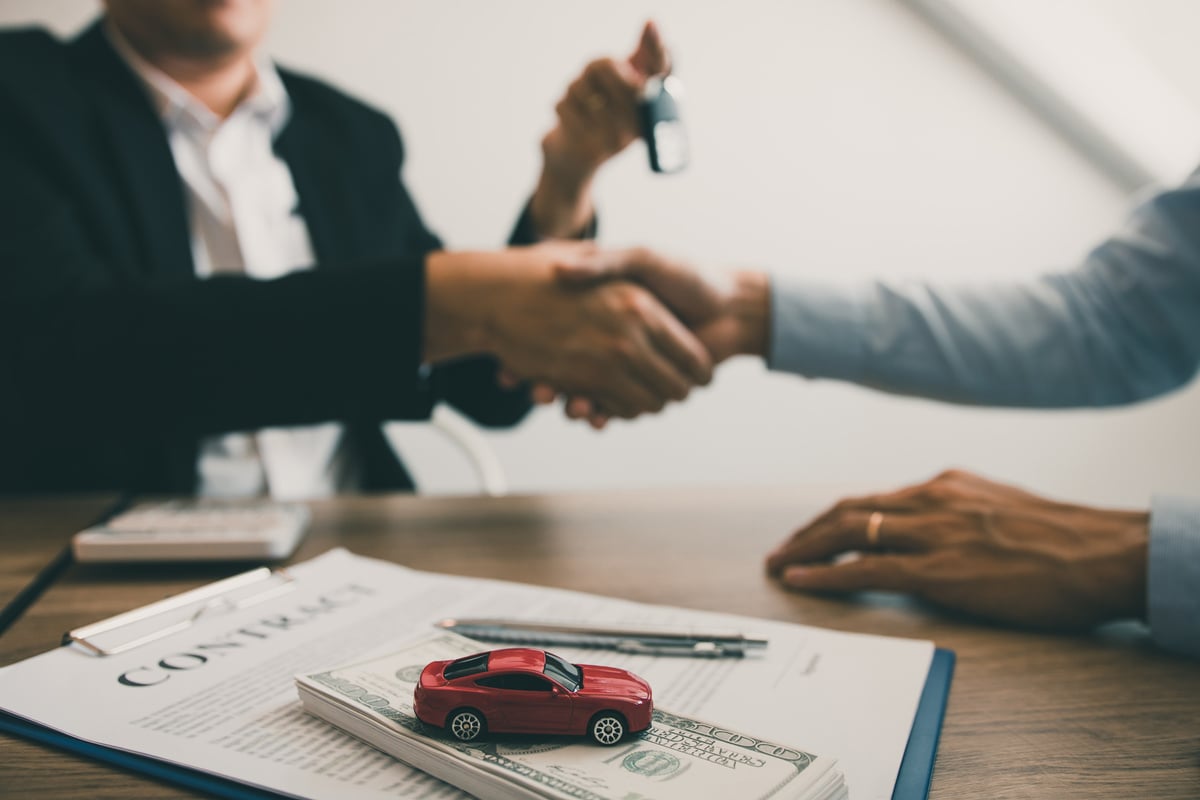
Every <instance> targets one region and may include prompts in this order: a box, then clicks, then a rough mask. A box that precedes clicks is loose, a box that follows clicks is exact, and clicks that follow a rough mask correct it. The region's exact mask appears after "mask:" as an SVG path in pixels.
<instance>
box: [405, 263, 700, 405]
mask: <svg viewBox="0 0 1200 800" xmlns="http://www.w3.org/2000/svg"><path fill="white" fill-rule="evenodd" d="M596 252H597V251H596V249H595V246H594V245H591V244H585V243H551V244H544V245H538V246H536V247H525V248H510V249H508V250H504V251H500V252H482V253H434V254H432V255H430V257H429V259H428V262H427V265H426V322H425V357H426V360H428V361H440V360H445V359H451V358H456V357H459V356H464V355H469V354H472V353H490V354H492V355H495V356H496V357H497V358H498V359H499V360H500V362H501V364H502V366H503V367H504V369H505V370H506V372H507V373H509V374H510V375H513V376H516V377H517V378H520V379H524V380H531V381H537V382H540V383H544V384H546V385H547V386H551V387H554V389H555V390H556V391H561V392H569V393H573V394H581V395H585V396H588V397H595V398H596V399H597V402H600V403H603V405H604V407H605V408H606V409H608V410H611V411H612V413H613V414H615V415H617V416H620V417H626V418H631V417H635V416H637V415H639V414H642V413H646V412H655V411H659V410H661V409H662V407H663V406H664V405H665V404H666V403H667V402H668V401H670V400H682V399H684V398H685V397H687V395H688V392H689V391H690V390H691V388H692V387H693V386H695V385H702V384H707V383H708V382H709V381H710V380H711V379H712V360H711V358H710V357H709V355H708V353H707V352H706V351H705V349H704V347H703V346H702V345H701V344H700V342H699V341H697V339H696V338H695V336H694V335H693V334H692V333H691V332H690V331H688V329H687V328H686V327H684V325H683V324H682V323H680V322H679V320H677V319H676V318H675V317H674V316H673V315H672V314H671V312H670V311H668V310H667V309H666V308H665V307H664V306H663V305H662V304H661V303H660V302H659V301H658V300H656V299H655V298H654V296H653V295H651V294H650V293H649V292H648V291H646V290H645V289H643V288H641V287H639V286H635V285H633V284H630V283H627V282H620V281H612V282H605V283H602V284H598V285H588V286H570V285H564V284H563V283H561V282H559V281H557V280H556V279H555V276H554V270H555V266H556V265H557V264H560V263H569V262H572V261H574V260H578V259H580V258H583V257H590V256H591V255H593V254H595V253H596Z"/></svg>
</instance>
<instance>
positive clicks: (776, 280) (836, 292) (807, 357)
mask: <svg viewBox="0 0 1200 800" xmlns="http://www.w3.org/2000/svg"><path fill="white" fill-rule="evenodd" d="M863 309H864V303H863V298H862V296H861V293H860V292H858V291H855V290H854V289H852V288H845V287H838V286H831V285H829V284H827V283H825V284H822V283H819V282H817V281H807V280H804V279H799V278H793V277H788V278H781V277H779V276H772V277H771V341H770V345H769V349H768V351H767V366H768V367H770V368H771V369H773V370H778V371H780V372H794V373H796V374H797V375H804V376H806V377H809V378H839V379H841V380H847V381H853V380H855V379H857V378H859V377H861V376H862V372H863V368H864V358H865V352H866V350H865V347H864V340H863V337H864V336H865V335H866V331H867V325H866V324H865V322H866V321H865V319H864V310H863Z"/></svg>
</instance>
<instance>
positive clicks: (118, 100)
mask: <svg viewBox="0 0 1200 800" xmlns="http://www.w3.org/2000/svg"><path fill="white" fill-rule="evenodd" d="M72 52H73V56H74V59H75V63H76V68H77V69H78V70H79V72H80V75H82V76H83V77H84V79H85V80H86V81H87V82H88V85H89V90H90V93H91V95H92V97H93V98H94V104H93V105H94V108H95V112H96V114H97V116H98V121H99V124H100V127H101V133H102V135H104V136H105V138H106V139H107V141H106V143H105V144H107V145H108V147H107V148H105V149H107V152H108V153H110V154H111V156H112V160H113V161H114V162H115V163H114V165H113V166H114V169H113V174H115V175H117V176H119V178H118V179H119V180H120V181H121V182H123V183H124V186H122V189H123V196H122V197H119V198H113V202H115V203H123V204H124V205H125V207H126V208H127V209H129V213H130V217H131V218H132V220H133V222H134V226H135V228H136V234H137V237H138V243H139V245H140V251H141V252H140V256H141V259H142V263H143V265H144V268H145V269H147V270H149V271H150V272H152V273H154V274H158V275H171V276H176V277H184V276H191V275H194V273H195V268H194V265H193V263H192V249H191V234H190V232H189V230H188V218H187V208H186V206H185V203H184V196H183V185H182V183H181V180H180V178H179V173H178V172H177V171H176V169H175V159H174V156H173V155H172V154H171V148H170V144H169V143H168V141H167V137H166V134H165V132H164V130H163V125H162V121H161V120H160V119H159V118H158V115H157V114H156V113H155V111H154V108H153V106H152V105H151V103H150V100H149V98H147V96H146V93H145V91H144V89H143V88H142V86H141V85H140V84H139V83H138V80H137V76H135V75H134V74H133V73H132V72H131V71H130V70H129V68H128V67H127V66H126V65H125V62H123V61H122V60H121V58H120V56H118V55H117V54H116V52H115V51H114V50H113V49H112V46H111V45H110V44H109V42H108V39H107V37H105V35H104V32H103V30H102V29H101V23H99V22H98V23H96V24H94V25H92V27H91V28H89V29H88V30H87V31H86V32H85V33H84V34H83V35H82V36H80V37H79V38H78V39H77V40H76V41H75V42H74V43H72Z"/></svg>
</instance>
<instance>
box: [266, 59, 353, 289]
mask: <svg viewBox="0 0 1200 800" xmlns="http://www.w3.org/2000/svg"><path fill="white" fill-rule="evenodd" d="M282 77H283V82H284V85H285V87H287V89H288V93H289V95H290V97H291V100H292V116H291V119H289V120H288V123H287V125H286V126H285V127H284V129H283V131H281V132H280V134H279V137H278V138H277V139H276V140H275V152H276V154H277V155H278V156H279V157H280V158H282V159H283V160H284V161H285V162H286V163H287V165H288V170H289V171H290V172H291V173H292V183H293V184H295V186H296V194H297V195H298V196H299V198H300V207H299V209H298V210H299V212H300V214H301V215H303V217H304V223H305V225H306V226H307V227H308V235H309V238H310V239H312V246H313V254H314V255H315V256H316V258H317V265H318V266H322V265H330V264H338V263H340V262H341V261H342V260H343V259H344V258H345V257H346V255H347V253H346V249H347V248H346V245H347V243H346V241H345V233H344V232H345V231H346V230H347V226H346V225H345V224H339V219H338V215H339V211H340V205H341V204H339V203H338V196H339V194H340V192H339V191H338V189H339V187H340V186H341V184H342V182H343V177H342V175H341V174H340V173H339V171H338V169H337V167H336V165H334V164H333V163H331V162H330V161H329V160H328V159H327V158H325V157H324V155H323V154H324V153H325V152H327V150H328V149H329V148H328V147H327V146H325V145H324V144H323V143H322V142H321V137H320V131H319V130H318V129H317V128H316V127H315V126H313V125H311V124H308V120H307V119H306V114H305V107H304V105H303V102H299V103H298V102H296V94H295V93H294V92H293V86H292V85H291V82H290V81H289V79H288V76H287V75H286V74H284V75H282Z"/></svg>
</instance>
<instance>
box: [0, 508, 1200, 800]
mask: <svg viewBox="0 0 1200 800" xmlns="http://www.w3.org/2000/svg"><path fill="white" fill-rule="evenodd" d="M834 499H836V493H832V492H827V493H816V494H814V493H812V492H808V493H806V492H803V491H798V490H794V489H776V490H757V489H756V490H736V491H726V490H720V491H714V490H694V491H678V492H629V493H606V494H585V495H563V496H551V497H513V498H505V499H501V500H491V499H484V498H465V499H461V498H455V499H424V498H414V497H381V498H347V499H339V500H335V501H330V502H327V503H321V504H316V505H315V506H314V526H313V531H312V534H311V535H310V537H309V538H308V539H307V540H306V542H305V544H304V545H303V546H302V548H301V550H300V552H299V553H297V556H296V560H303V559H306V558H309V557H311V556H313V555H316V554H317V553H320V552H323V551H325V550H326V549H328V548H329V547H332V546H335V545H342V546H345V547H348V548H349V549H351V550H353V551H355V552H357V553H361V554H364V555H373V556H378V557H382V558H387V559H390V560H393V561H397V562H400V563H403V564H406V565H408V566H412V567H416V568H419V569H428V570H440V571H446V572H456V573H461V574H466V575H473V576H480V577H492V578H504V579H510V580H520V581H526V582H530V583H537V584H543V585H548V586H562V587H568V588H572V589H580V590H584V591H590V592H598V593H603V594H609V595H614V596H619V597H626V598H629V599H633V600H641V601H646V602H657V603H670V604H676V605H682V606H691V607H694V608H702V609H709V610H719V611H728V612H733V613H739V614H749V615H754V616H761V617H768V618H772V619H780V620H789V621H793V622H803V623H808V624H813V625H821V626H826V627H830V628H838V629H843V630H855V631H865V632H868V633H880V634H893V635H898V636H910V637H919V638H929V639H933V640H935V641H937V642H938V644H940V645H942V646H944V647H949V648H951V649H953V650H956V651H957V652H958V669H957V673H956V675H955V679H954V684H953V689H952V691H951V695H950V707H949V711H948V714H947V718H946V724H945V728H944V731H943V735H942V741H941V746H940V750H939V756H938V761H937V768H936V772H935V774H934V780H933V791H932V794H931V796H932V797H934V798H964V797H979V798H1056V799H1057V798H1071V797H1086V798H1121V799H1122V800H1125V799H1126V798H1132V797H1155V798H1189V800H1195V798H1200V664H1196V663H1191V662H1187V661H1183V660H1179V659H1174V658H1171V657H1169V656H1166V655H1163V654H1161V653H1157V652H1155V651H1154V650H1153V649H1152V648H1151V647H1149V645H1148V644H1147V643H1146V642H1145V640H1144V638H1143V637H1141V636H1140V635H1137V634H1131V633H1129V632H1128V631H1118V632H1114V633H1111V634H1110V635H1108V636H1094V637H1056V636H1046V635H1037V634H1029V633H1022V632H1016V631H1008V630H1000V629H994V628H987V627H982V626H977V625H973V624H970V623H967V622H964V621H960V620H955V619H952V618H949V617H948V616H946V615H943V614H940V613H937V612H935V611H932V610H929V609H925V608H922V607H920V606H919V605H916V604H914V603H910V602H907V601H904V600H902V599H897V598H889V597H883V596H872V597H864V598H860V599H858V600H856V601H853V602H846V601H838V600H829V599H821V598H814V597H804V596H800V595H794V594H789V593H787V592H784V591H781V590H780V589H778V588H777V587H776V586H774V585H773V584H772V583H771V582H770V581H769V580H767V579H766V578H765V577H764V575H763V572H762V559H763V556H764V554H765V553H766V551H767V550H768V549H769V548H770V547H771V546H772V545H774V544H775V543H776V542H777V541H778V540H779V539H781V538H782V537H783V536H784V535H785V534H787V533H789V532H790V531H791V530H792V529H793V528H794V527H796V526H797V525H798V524H799V523H801V522H802V521H803V520H804V519H805V518H806V517H807V516H808V515H810V514H812V513H815V512H816V511H818V510H819V509H820V508H822V507H823V506H825V505H826V504H828V503H829V502H830V501H832V500H834ZM54 514H55V510H54V508H52V507H48V508H47V509H46V516H45V518H44V520H43V523H44V524H46V525H53V519H52V518H53V517H54ZM4 516H6V515H5V514H4V506H3V505H2V504H0V518H4ZM7 527H8V526H5V528H6V529H7ZM9 545H11V542H10V541H3V540H0V548H3V550H2V552H4V553H6V554H7V553H8V552H9V549H8V548H9ZM5 557H6V558H7V555H6V556H5ZM232 571H233V568H232V567H229V566H225V567H211V566H210V567H199V566H189V567H173V568H169V569H167V568H162V567H156V568H137V569H132V568H113V567H105V568H101V567H96V566H92V567H82V566H76V567H73V568H72V569H71V570H70V571H69V572H68V573H67V574H66V575H65V576H64V578H63V579H62V580H60V582H59V583H58V584H57V585H56V586H55V587H54V588H53V589H52V590H51V591H49V592H48V593H47V594H46V595H45V596H44V597H43V598H42V599H41V601H39V602H38V604H37V605H35V606H34V607H33V608H32V609H31V610H30V611H29V612H28V613H27V614H26V616H25V618H23V619H22V620H21V621H20V622H18V623H17V624H16V625H15V626H14V627H13V628H12V629H11V630H10V632H9V633H8V634H7V635H5V636H4V637H3V639H0V663H10V662H12V661H14V660H17V659H19V658H24V657H26V656H28V655H32V654H33V653H36V652H40V651H42V650H45V649H48V648H50V647H53V646H55V645H56V644H57V642H58V636H59V635H60V634H61V633H62V631H64V630H66V629H68V628H70V627H73V626H77V625H80V624H83V623H85V622H90V621H93V620H95V619H98V618H101V617H105V616H108V615H111V614H115V613H117V612H120V611H123V610H126V609H128V608H130V607H132V606H135V605H140V604H143V603H147V602H151V601H153V600H156V599H159V598H161V597H163V596H166V595H168V594H173V593H175V592H178V591H181V590H183V589H187V588H191V587H192V586H196V585H199V584H202V583H204V582H207V581H209V580H212V579H215V578H217V577H222V576H224V575H227V574H229V573H230V572H232ZM0 794H3V795H6V796H12V797H17V796H20V797H25V796H31V795H37V794H42V795H47V796H55V797H88V798H129V797H156V798H160V797H171V798H174V797H193V796H194V795H192V794H190V793H187V792H183V791H180V790H177V789H175V788H173V787H168V786H165V785H162V784H159V783H156V782H154V781H151V780H148V779H146V778H143V777H140V776H137V775H131V774H127V773H125V772H122V771H120V770H117V769H114V768H111V767H108V766H105V765H101V764H97V763H93V762H90V761H87V760H85V759H80V758H76V757H74V756H70V755H66V754H63V753H61V752H58V751H56V750H52V749H49V748H45V747H42V746H39V745H35V744H31V743H29V742H26V741H23V740H18V739H14V738H11V737H0Z"/></svg>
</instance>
